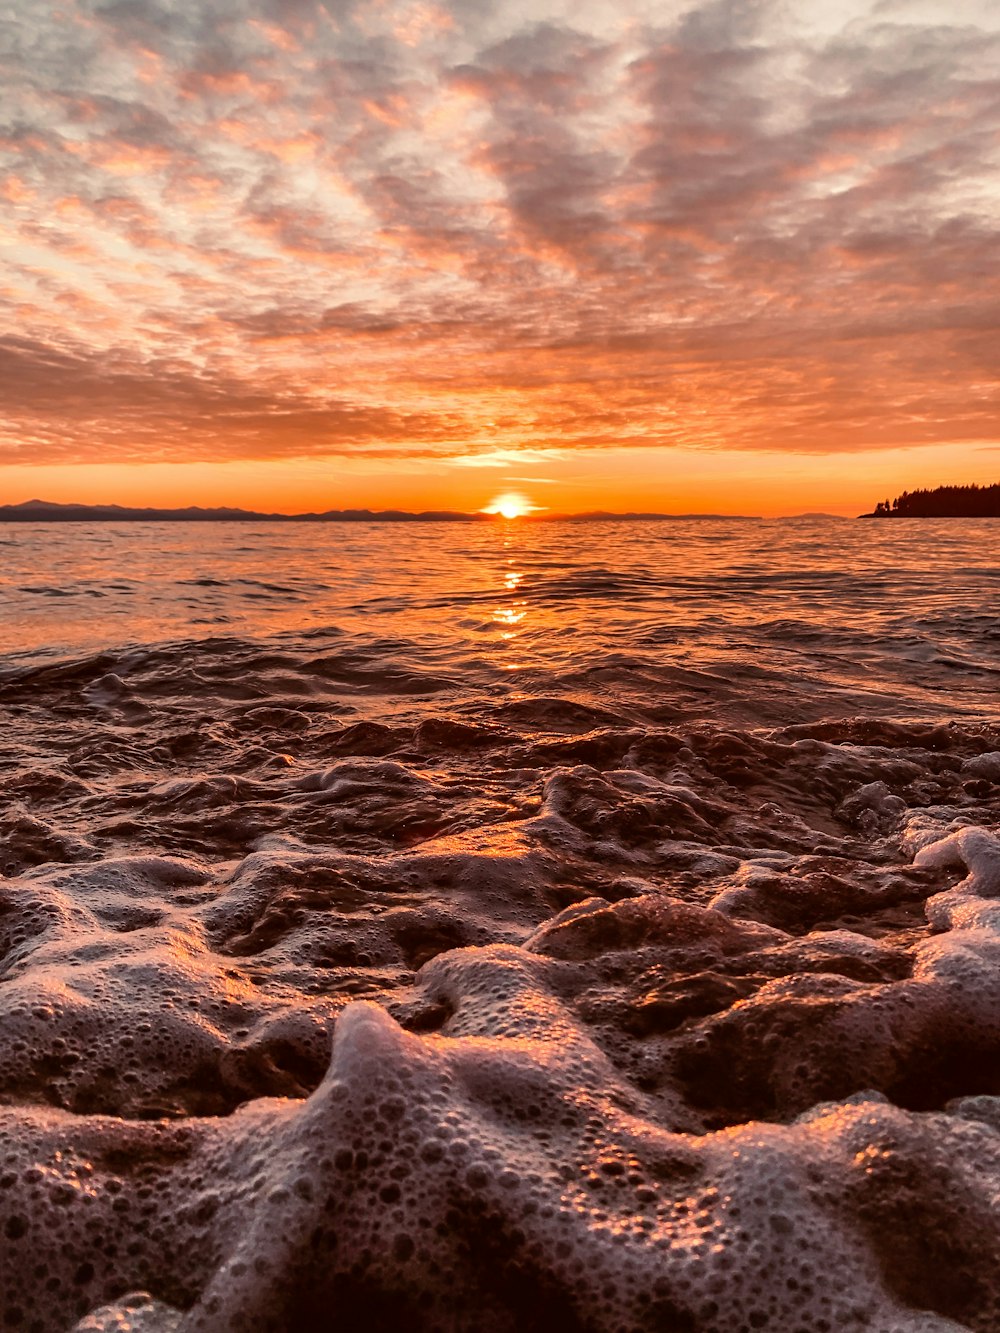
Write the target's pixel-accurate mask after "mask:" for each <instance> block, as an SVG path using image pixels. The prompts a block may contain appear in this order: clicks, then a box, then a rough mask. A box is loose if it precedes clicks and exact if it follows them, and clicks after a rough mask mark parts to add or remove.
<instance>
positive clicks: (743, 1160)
mask: <svg viewBox="0 0 1000 1333" xmlns="http://www.w3.org/2000/svg"><path fill="white" fill-rule="evenodd" d="M998 535H1000V529H998V527H997V525H996V523H994V522H990V521H988V520H986V521H963V520H947V521H928V520H915V521H909V522H905V521H899V522H858V521H849V520H835V519H821V520H820V519H817V520H788V521H767V522H765V521H737V520H732V521H721V520H720V521H715V520H697V521H695V520H691V521H688V520H677V521H662V522H655V523H640V522H632V523H625V522H591V523H571V522H565V523H563V522H547V523H545V522H535V523H532V522H523V521H511V522H503V521H498V522H496V523H488V524H487V523H482V524H406V525H388V524H323V525H321V524H281V525H274V524H264V523H233V524H196V523H192V524H187V523H164V524H138V523H127V524H120V525H118V524H107V523H98V524H23V525H22V524H17V525H14V524H11V525H6V526H2V527H0V727H2V731H0V737H2V740H0V1328H2V1329H4V1330H7V1329H11V1330H24V1329H30V1330H35V1333H50V1331H51V1333H56V1331H58V1333H69V1330H71V1329H74V1330H77V1333H99V1331H103V1333H111V1331H112V1330H115V1333H129V1331H133V1333H168V1331H169V1333H176V1331H178V1330H182V1331H183V1333H189V1331H191V1333H194V1330H198V1331H199V1333H242V1331H244V1330H246V1331H247V1333H257V1330H261V1333H263V1331H264V1330H270V1331H272V1333H309V1331H310V1330H313V1329H315V1330H326V1329H335V1330H348V1331H350V1330H354V1329H363V1330H365V1333H380V1331H381V1330H393V1331H394V1333H395V1330H398V1329H400V1328H404V1327H405V1328H409V1329H412V1330H417V1331H418V1333H425V1331H426V1333H431V1330H440V1331H441V1333H465V1330H469V1331H470V1333H471V1331H472V1330H476V1331H477V1333H478V1331H479V1330H483V1333H515V1330H516V1333H532V1331H533V1330H545V1333H552V1330H555V1329H558V1330H560V1331H561V1330H563V1329H565V1330H588V1331H589V1333H626V1331H631V1330H656V1331H657V1333H660V1331H662V1333H675V1331H676V1333H744V1331H749V1330H756V1329H764V1330H770V1331H771V1333H822V1331H824V1330H825V1331H826V1333H833V1331H834V1330H837V1331H839V1330H857V1331H858V1333H861V1331H865V1333H892V1331H893V1330H898V1331H899V1333H955V1331H956V1330H970V1329H971V1330H977V1331H982V1333H995V1331H996V1330H1000V840H998V837H997V827H998V813H1000V710H998V697H997V685H998V680H1000V621H998V618H997V609H998V593H1000V543H998Z"/></svg>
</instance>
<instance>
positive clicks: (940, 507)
mask: <svg viewBox="0 0 1000 1333" xmlns="http://www.w3.org/2000/svg"><path fill="white" fill-rule="evenodd" d="M873 517H874V518H1000V482H994V484H993V485H992V486H975V485H973V486H937V487H935V489H934V490H932V491H928V490H923V491H903V493H902V495H897V496H896V498H895V500H880V501H879V502H878V504H877V505H876V506H875V512H874V514H873Z"/></svg>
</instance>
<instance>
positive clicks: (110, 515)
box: [0, 500, 744, 523]
mask: <svg viewBox="0 0 1000 1333" xmlns="http://www.w3.org/2000/svg"><path fill="white" fill-rule="evenodd" d="M742 517H744V515H741V514H608V513H603V512H597V513H592V514H532V515H527V514H526V515H523V516H522V517H521V518H519V519H518V520H517V521H518V522H519V523H524V522H534V523H537V522H549V521H551V520H553V519H571V520H573V521H575V522H587V521H591V522H594V521H600V520H610V519H614V520H636V519H682V518H702V519H705V518H742ZM500 521H501V520H500V518H499V516H498V515H496V514H484V513H482V512H481V511H477V512H476V513H472V514H467V513H462V512H461V511H459V510H456V509H425V510H423V511H422V512H420V513H418V514H411V513H409V512H408V511H407V510H405V509H326V510H324V511H323V512H322V513H309V514H261V513H258V512H257V511H256V510H253V509H230V508H226V507H223V508H218V509H202V508H201V507H200V506H198V505H188V506H187V507H186V508H184V509H138V508H129V507H128V506H124V505H84V504H56V503H55V502H54V501H52V500H25V501H24V502H23V504H16V505H0V523H496V522H500Z"/></svg>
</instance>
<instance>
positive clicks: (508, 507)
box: [483, 491, 535, 518]
mask: <svg viewBox="0 0 1000 1333" xmlns="http://www.w3.org/2000/svg"><path fill="white" fill-rule="evenodd" d="M534 508H535V506H534V505H533V504H532V503H531V501H530V500H529V499H528V497H527V496H526V495H521V493H520V492H519V491H505V492H504V493H503V495H498V496H497V497H496V498H495V499H493V500H491V501H490V503H489V504H488V505H487V506H486V507H485V509H484V510H483V513H484V514H499V516H500V517H501V518H521V517H522V516H523V515H524V514H530V513H531V511H532V510H533V509H534Z"/></svg>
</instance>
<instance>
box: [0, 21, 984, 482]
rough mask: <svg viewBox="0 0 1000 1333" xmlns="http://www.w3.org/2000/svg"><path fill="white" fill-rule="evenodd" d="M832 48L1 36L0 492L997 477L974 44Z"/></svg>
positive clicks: (181, 33) (719, 36)
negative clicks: (230, 466)
mask: <svg viewBox="0 0 1000 1333" xmlns="http://www.w3.org/2000/svg"><path fill="white" fill-rule="evenodd" d="M838 13H839V11H834V10H833V9H831V7H829V6H825V5H822V4H820V2H819V0H814V3H812V2H811V3H808V4H805V5H802V6H796V7H794V12H792V11H790V10H789V8H788V7H787V6H785V5H783V4H779V3H775V2H773V0H753V2H752V3H747V2H746V0H739V3H737V0H709V2H708V3H700V4H694V5H693V6H682V5H679V4H678V5H677V6H676V7H674V8H672V7H670V6H667V5H663V4H656V5H653V4H648V5H647V4H645V3H641V2H640V0H636V2H635V3H634V4H632V5H631V6H621V5H620V4H614V5H612V4H610V3H604V0H584V3H580V4H574V5H572V6H571V5H570V4H569V3H568V0H541V2H540V3H539V4H538V5H535V6H533V7H532V17H531V18H528V17H526V16H525V15H526V11H525V7H524V6H521V5H519V4H517V3H515V2H514V0H503V2H502V3H499V4H491V5H486V4H485V3H476V4H472V3H468V2H466V3H463V4H459V2H458V0H450V3H435V2H434V0H380V3H378V4H376V3H374V0H294V3H290V2H289V0H282V3H280V4H279V3H277V0H225V3H223V2H222V0H190V2H189V3H187V4H185V5H183V6H178V5H175V4H173V3H168V0H120V2H119V3H114V4H105V3H100V0H68V3H63V4H61V5H60V6H59V7H58V9H57V7H56V6H55V4H54V0H40V2H39V3H38V4H33V5H31V6H29V5H27V4H26V3H18V4H17V5H16V6H15V20H14V22H12V23H8V24H5V25H4V29H3V35H2V37H0V42H2V45H0V166H2V168H3V172H2V177H0V180H2V184H0V240H2V242H3V244H4V245H5V251H6V255H7V262H6V265H5V268H4V270H3V273H2V275H0V302H2V309H3V311H4V314H3V321H2V323H0V335H4V336H3V337H2V341H0V361H2V362H3V364H0V416H2V419H3V422H4V423H5V424H4V427H3V430H2V432H0V459H6V460H8V461H11V460H17V459H30V461H33V462H44V461H73V460H77V461H83V460H86V459H87V458H95V457H98V456H100V457H101V458H102V459H108V458H122V459H124V458H129V459H134V458H142V457H146V458H156V459H166V458H185V459H187V458H192V457H228V458H236V457H247V458H264V457H287V456H289V455H291V454H293V453H294V454H302V455H310V454H311V455H317V456H321V455H336V454H338V453H340V454H347V453H357V452H370V453H373V454H376V455H378V456H380V457H392V456H399V457H411V458H421V457H433V458H449V459H451V460H452V461H453V462H455V463H457V464H458V465H460V466H490V465H501V466H507V465H509V464H510V463H512V462H515V461H518V460H520V461H522V462H524V463H529V462H532V461H537V459H536V458H535V457H533V455H532V453H531V452H530V451H536V454H537V456H538V457H542V456H545V454H544V451H545V450H548V449H552V448H558V449H562V450H572V449H574V448H586V449H599V448H602V447H611V446H617V445H620V444H623V443H624V444H628V445H633V446H634V445H637V444H649V445H664V444H670V445H682V446H685V447H689V448H705V449H719V448H737V449H761V448H768V449H773V448H784V449H788V450H794V451H801V452H819V453H822V452H831V451H840V450H843V451H850V450H863V449H866V448H873V447H885V446H886V445H890V444H896V445H902V444H920V443H933V442H942V441H950V440H966V441H984V442H990V441H993V440H995V439H996V438H997V436H998V434H1000V412H998V409H997V406H996V403H997V394H996V383H997V378H998V373H997V372H998V365H997V353H996V348H997V346H998V345H1000V340H998V338H997V333H998V329H997V324H998V316H997V311H996V302H995V296H994V292H995V290H996V284H997V280H998V278H1000V271H998V270H1000V257H998V256H1000V248H998V245H997V226H996V217H997V208H998V205H1000V148H998V143H1000V139H998V134H997V131H998V129H1000V90H998V86H997V83H996V79H995V69H996V62H997V60H998V58H1000V24H998V22H997V20H996V18H995V16H993V13H992V10H991V9H990V8H989V7H988V6H986V5H985V4H980V3H979V0H959V3H953V4H948V5H946V4H944V3H943V0H942V3H940V4H938V3H935V0H925V2H924V3H922V4H920V5H917V4H916V3H915V2H914V3H908V2H906V0H892V3H886V2H885V0H881V2H876V0H873V3H872V4H871V5H870V6H868V7H867V8H865V7H864V5H863V3H862V2H861V0H859V3H858V4H855V5H854V6H852V7H851V10H850V14H848V11H847V10H846V9H845V10H844V11H843V16H842V17H838V16H837V15H838ZM526 451H528V452H526ZM538 451H541V452H540V453H539V452H538ZM497 460H502V461H500V462H499V463H498V462H497Z"/></svg>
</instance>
